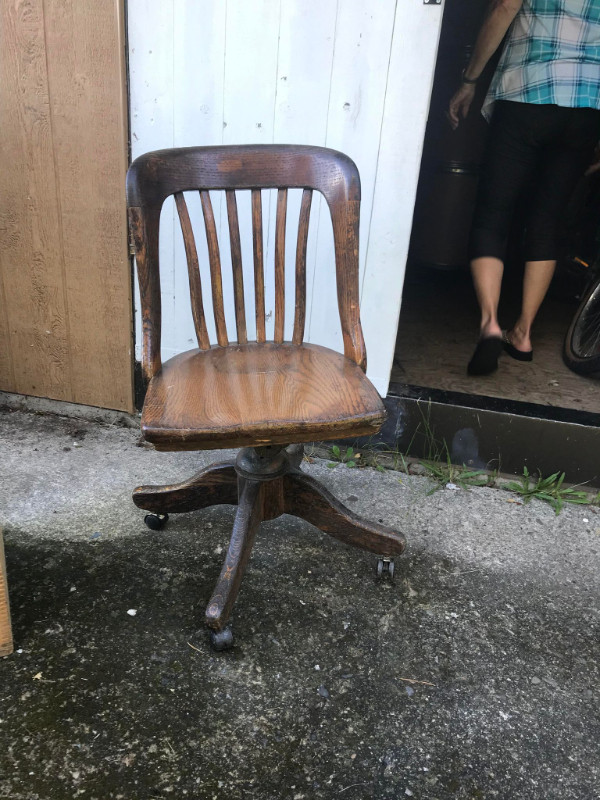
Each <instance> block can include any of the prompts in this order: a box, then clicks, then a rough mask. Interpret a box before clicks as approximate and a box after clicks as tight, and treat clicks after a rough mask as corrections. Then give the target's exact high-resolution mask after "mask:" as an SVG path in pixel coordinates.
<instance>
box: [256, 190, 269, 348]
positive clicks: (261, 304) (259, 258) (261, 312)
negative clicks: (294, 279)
mask: <svg viewBox="0 0 600 800" xmlns="http://www.w3.org/2000/svg"><path fill="white" fill-rule="evenodd" d="M252 243H253V252H254V305H255V309H256V341H257V342H264V341H265V340H266V338H267V334H266V332H265V273H264V257H263V223H262V198H261V191H260V189H252Z"/></svg>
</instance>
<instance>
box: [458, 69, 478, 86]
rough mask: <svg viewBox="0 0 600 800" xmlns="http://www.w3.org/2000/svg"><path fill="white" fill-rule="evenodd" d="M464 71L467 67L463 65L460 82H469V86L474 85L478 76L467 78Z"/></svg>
mask: <svg viewBox="0 0 600 800" xmlns="http://www.w3.org/2000/svg"><path fill="white" fill-rule="evenodd" d="M466 71H467V68H466V67H465V68H464V69H463V71H462V82H463V83H467V84H469V86H474V85H475V84H476V83H477V81H478V80H479V78H467V76H466V75H465V72H466Z"/></svg>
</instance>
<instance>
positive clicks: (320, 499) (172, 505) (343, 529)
mask: <svg viewBox="0 0 600 800" xmlns="http://www.w3.org/2000/svg"><path fill="white" fill-rule="evenodd" d="M301 459H302V448H301V446H298V445H292V446H290V447H288V448H287V449H286V450H284V449H283V448H277V447H274V448H261V449H260V450H255V449H253V448H247V449H245V450H242V451H241V452H240V454H239V455H238V458H237V461H236V464H235V466H234V465H232V464H231V463H227V464H223V466H222V467H221V469H219V465H217V464H212V465H211V466H210V467H207V468H206V469H204V470H202V471H201V472H200V473H198V475H196V476H195V477H194V478H193V479H192V480H190V481H188V482H186V483H181V484H176V485H174V486H162V487H161V486H153V487H141V488H140V489H136V491H135V493H134V501H135V503H136V505H138V506H139V507H141V508H144V509H147V510H149V511H154V512H158V513H163V514H164V513H166V512H168V513H177V512H183V511H190V510H194V509H198V508H204V507H206V506H208V505H212V504H216V503H233V504H235V503H237V505H238V510H237V513H236V517H235V522H234V526H233V533H232V536H231V541H230V544H229V549H228V551H227V556H226V558H225V562H224V564H223V568H222V570H221V574H220V577H219V580H218V582H217V585H216V587H215V590H214V592H213V595H212V597H211V599H210V602H209V604H208V607H207V609H206V622H207V625H208V626H209V627H210V628H212V629H214V630H222V629H223V628H224V627H225V626H226V625H227V622H228V621H229V617H230V614H231V611H232V608H233V605H234V603H235V599H236V597H237V594H238V591H239V588H240V584H241V581H242V577H243V574H244V571H245V569H246V566H247V563H248V560H249V558H250V552H251V550H252V545H253V543H254V539H255V536H256V533H257V532H258V530H259V526H260V523H261V522H263V521H266V520H270V519H276V518H277V517H279V516H281V515H282V514H292V515H294V516H296V517H300V518H301V519H304V520H306V521H307V522H310V523H311V524H313V525H315V526H316V527H317V528H319V529H320V530H322V531H324V532H326V533H328V534H330V535H331V536H334V537H335V538H336V539H339V540H340V541H342V542H344V543H345V544H349V545H352V546H353V547H359V548H361V549H363V550H368V551H370V552H373V553H377V554H378V555H380V556H388V557H389V556H396V555H400V554H401V553H402V552H403V551H404V549H405V546H406V541H405V539H404V536H403V535H402V534H401V533H398V532H397V531H394V530H392V529H390V528H387V527H386V526H384V525H377V524H373V523H371V522H366V521H365V520H363V519H361V518H360V517H358V516H357V515H356V514H354V513H353V512H352V511H350V509H348V508H346V507H345V506H344V505H342V504H341V503H340V502H338V501H337V500H336V499H335V498H334V497H333V495H332V494H331V493H330V492H329V491H327V489H325V488H324V487H323V486H321V485H320V484H319V482H318V481H316V480H315V479H314V478H311V477H310V476H308V475H305V474H304V473H302V472H301V471H300V469H299V464H300V462H301ZM236 479H237V487H236Z"/></svg>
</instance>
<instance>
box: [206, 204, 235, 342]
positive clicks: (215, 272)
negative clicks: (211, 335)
mask: <svg viewBox="0 0 600 800" xmlns="http://www.w3.org/2000/svg"><path fill="white" fill-rule="evenodd" d="M200 200H201V202H202V213H203V215H204V227H205V230H206V244H207V246H208V256H209V260H210V284H211V289H212V301H213V312H214V315H215V327H216V329H217V342H218V343H219V345H220V346H221V347H226V346H227V345H228V344H229V340H228V338H227V325H226V323H225V310H224V308H223V282H222V279H221V256H220V253H219V240H218V238H217V228H216V225H215V215H214V214H213V209H212V203H211V200H210V195H209V193H208V192H206V191H202V192H200Z"/></svg>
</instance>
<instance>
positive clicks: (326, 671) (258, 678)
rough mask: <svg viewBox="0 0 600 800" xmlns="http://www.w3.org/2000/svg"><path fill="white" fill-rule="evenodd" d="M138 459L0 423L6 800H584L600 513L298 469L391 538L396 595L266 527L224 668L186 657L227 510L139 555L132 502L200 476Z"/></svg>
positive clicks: (330, 551) (100, 439)
mask: <svg viewBox="0 0 600 800" xmlns="http://www.w3.org/2000/svg"><path fill="white" fill-rule="evenodd" d="M137 438H138V435H137V432H136V431H135V430H133V429H131V428H127V427H118V426H116V425H113V426H110V425H102V424H98V423H93V422H84V421H75V420H73V419H64V418H58V417H52V416H43V415H36V414H28V413H23V412H19V411H5V412H2V413H0V442H1V452H2V455H1V458H0V481H1V483H0V522H1V524H2V526H3V527H4V533H5V543H6V556H7V566H8V573H9V588H10V592H11V604H12V612H13V629H14V630H13V632H14V637H15V643H16V647H17V648H18V649H17V652H15V653H14V654H13V655H11V656H9V657H7V658H5V659H3V660H0V687H1V688H0V798H10V800H25V798H26V799H27V800H39V799H41V798H44V800H46V798H51V799H52V800H63V798H64V799H65V800H67V798H68V799H69V800H71V798H89V799H90V800H91V799H92V798H97V800H107V799H108V798H115V799H116V798H123V799H124V800H151V799H152V798H169V797H178V798H181V797H189V798H197V799H198V800H204V798H219V800H220V799H221V798H223V799H225V798H227V800H229V799H230V798H231V799H233V800H236V799H237V798H239V799H240V800H242V799H243V798H260V799H261V800H263V799H264V800H267V799H268V800H271V799H272V800H280V799H281V798H290V800H302V799H303V798H306V800H313V799H314V800H318V799H319V798H340V799H341V800H363V798H377V800H384V799H389V800H391V799H392V798H394V799H396V798H405V797H413V798H418V799H420V800H426V799H427V800H445V799H446V798H457V799H464V800H467V799H468V800H474V799H475V798H477V799H478V800H479V798H486V799H487V798H503V799H504V798H506V799H507V800H508V798H510V799H511V800H512V799H513V798H519V800H521V799H522V798H525V799H526V800H529V798H531V799H532V800H533V799H534V798H535V800H538V799H539V800H553V799H554V798H556V800H558V798H560V799H561V800H565V798H573V799H575V798H576V799H577V800H592V798H600V788H599V787H600V759H599V757H598V752H599V746H598V745H599V741H600V713H599V701H600V683H599V677H600V636H599V632H600V614H599V611H600V603H599V597H600V513H599V510H598V508H592V507H577V506H573V507H568V508H566V509H565V511H563V512H562V513H561V514H560V516H558V517H556V516H555V515H554V512H553V511H552V509H551V508H550V507H548V506H546V505H544V504H542V503H539V502H537V501H534V502H532V503H531V504H530V505H528V506H523V505H519V504H518V503H517V502H515V498H514V497H512V496H511V495H510V494H508V493H506V492H504V491H500V490H496V489H472V490H470V491H464V490H451V489H442V490H440V491H437V492H435V493H433V494H431V493H430V491H431V489H432V483H431V482H430V481H429V480H428V479H427V478H424V477H417V476H410V477H408V476H406V475H400V474H398V473H393V472H388V473H385V474H382V473H379V472H376V471H374V470H370V469H360V470H358V469H354V470H352V469H348V468H346V467H341V466H340V467H337V468H335V469H328V468H327V466H326V464H325V463H324V462H319V461H315V462H314V463H312V464H306V465H305V467H306V469H307V470H308V471H309V472H310V473H311V474H313V475H315V476H316V477H318V478H320V479H322V480H323V482H325V483H326V484H327V485H328V486H329V487H330V488H331V490H332V491H334V493H336V494H337V495H338V497H340V498H341V499H342V500H344V501H345V502H346V503H347V504H348V505H349V506H350V507H351V508H353V509H354V510H356V511H358V512H359V513H362V514H364V515H365V516H368V517H373V518H376V519H382V520H384V521H385V522H386V523H387V524H389V525H393V526H398V527H399V528H401V529H402V530H403V531H404V532H405V534H406V535H407V538H408V540H409V546H408V549H407V552H406V555H405V557H403V558H402V559H399V560H398V562H397V570H396V571H397V580H396V583H395V585H393V586H392V585H390V584H389V583H385V582H384V583H377V582H376V581H375V580H374V574H373V567H374V561H373V558H372V556H370V555H369V554H366V553H362V552H359V551H354V550H350V549H348V548H346V547H345V546H343V545H341V544H340V543H338V542H336V541H334V540H333V539H330V538H328V537H327V536H325V535H322V534H320V533H319V532H318V531H317V530H316V529H314V528H312V527H310V526H309V525H307V524H305V523H302V522H300V521H297V520H295V519H292V518H288V517H282V518H280V519H279V520H275V521H272V522H270V523H268V524H265V525H264V526H263V530H262V533H261V534H259V537H258V538H257V543H256V546H255V549H254V553H253V558H252V561H251V563H250V566H249V570H248V573H247V575H246V578H245V581H244V584H243V587H242V591H241V594H240V597H239V601H238V604H237V606H236V609H235V611H234V630H235V633H236V647H235V649H234V650H233V651H232V652H230V653H222V654H215V653H212V652H211V650H210V649H209V647H208V645H207V643H206V641H205V639H204V637H203V636H202V635H200V636H198V635H196V633H195V632H196V631H197V629H198V627H199V625H200V622H201V620H202V616H203V609H204V605H205V604H206V602H207V601H208V598H209V596H210V593H211V590H212V587H213V584H214V582H215V580H216V578H217V576H218V573H219V570H220V566H221V560H222V558H223V555H224V549H225V547H226V546H227V541H228V536H229V530H230V526H231V522H232V515H233V509H231V508H229V507H219V508H216V509H214V510H208V511H204V512H198V513H196V514H188V515H181V516H178V517H172V519H171V521H170V522H169V525H168V527H167V528H166V529H165V530H163V531H161V532H158V533H152V532H150V531H148V530H146V528H145V527H144V525H143V521H142V518H143V514H142V512H140V511H139V510H137V509H136V508H135V507H134V506H133V504H132V503H131V499H130V493H131V489H132V488H133V487H134V486H135V485H137V484H138V483H141V482H159V483H160V482H170V481H173V480H178V479H181V478H183V477H186V476H187V475H189V474H191V473H192V472H193V471H194V470H195V469H197V468H198V467H199V466H200V465H202V464H205V463H208V462H209V461H211V460H214V459H215V454H214V453H212V454H211V453H204V454H161V453H156V452H154V451H153V450H151V449H148V448H145V447H137V446H136V441H137ZM132 611H135V612H136V613H135V615H133V614H131V613H129V612H132Z"/></svg>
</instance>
